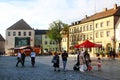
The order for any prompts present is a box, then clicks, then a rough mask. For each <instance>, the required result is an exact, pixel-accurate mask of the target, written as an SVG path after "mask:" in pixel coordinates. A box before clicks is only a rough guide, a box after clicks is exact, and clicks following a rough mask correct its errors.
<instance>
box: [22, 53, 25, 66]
mask: <svg viewBox="0 0 120 80" xmlns="http://www.w3.org/2000/svg"><path fill="white" fill-rule="evenodd" d="M25 57H26V55H25V51H23V52H22V53H21V59H22V63H23V66H24V63H25Z"/></svg>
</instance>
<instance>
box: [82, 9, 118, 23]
mask: <svg viewBox="0 0 120 80" xmlns="http://www.w3.org/2000/svg"><path fill="white" fill-rule="evenodd" d="M113 15H114V16H120V7H118V8H117V9H114V8H113V9H109V10H107V11H103V12H100V13H96V14H94V15H91V16H90V17H87V18H86V19H85V18H84V19H82V20H81V23H84V22H88V21H92V20H97V19H100V18H105V17H109V16H113Z"/></svg>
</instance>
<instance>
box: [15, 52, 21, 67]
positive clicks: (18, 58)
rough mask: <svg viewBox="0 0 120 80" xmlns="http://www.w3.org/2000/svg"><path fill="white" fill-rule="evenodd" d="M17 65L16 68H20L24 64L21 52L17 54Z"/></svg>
mask: <svg viewBox="0 0 120 80" xmlns="http://www.w3.org/2000/svg"><path fill="white" fill-rule="evenodd" d="M17 60H18V61H17V63H16V67H18V64H19V63H21V64H22V66H23V62H22V59H21V52H20V50H19V51H18V54H17Z"/></svg>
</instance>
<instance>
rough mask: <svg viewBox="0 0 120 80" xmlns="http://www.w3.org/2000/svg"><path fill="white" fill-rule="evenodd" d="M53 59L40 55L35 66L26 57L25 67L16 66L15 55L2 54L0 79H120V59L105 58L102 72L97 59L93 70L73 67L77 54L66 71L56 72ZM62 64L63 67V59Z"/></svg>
mask: <svg viewBox="0 0 120 80" xmlns="http://www.w3.org/2000/svg"><path fill="white" fill-rule="evenodd" d="M51 59H52V56H38V57H36V64H35V67H32V66H31V62H30V57H26V61H25V67H22V66H21V64H19V67H16V66H15V65H16V61H17V59H16V57H15V56H0V80H120V77H119V73H120V69H119V67H120V65H119V64H120V62H119V60H115V61H108V60H104V61H103V66H105V67H103V71H101V72H98V71H97V68H96V66H95V61H93V70H92V71H91V72H84V73H81V72H76V71H73V69H72V68H73V65H74V64H75V63H76V61H75V59H76V57H75V56H69V58H68V63H67V70H66V71H65V72H64V71H62V69H61V71H60V72H54V71H53V67H52V64H51ZM60 65H61V66H60V67H61V68H62V61H61V63H60ZM110 65H113V66H110ZM106 66H107V67H106ZM111 67H112V69H111Z"/></svg>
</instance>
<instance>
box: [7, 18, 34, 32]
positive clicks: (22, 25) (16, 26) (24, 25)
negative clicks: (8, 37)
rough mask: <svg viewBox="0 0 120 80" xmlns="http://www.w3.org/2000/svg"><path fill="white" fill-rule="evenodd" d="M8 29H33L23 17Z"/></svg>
mask: <svg viewBox="0 0 120 80" xmlns="http://www.w3.org/2000/svg"><path fill="white" fill-rule="evenodd" d="M7 30H32V28H31V27H30V26H29V25H28V24H27V23H26V22H25V21H24V20H23V19H21V20H19V21H18V22H16V23H15V24H13V25H12V26H11V27H9V28H8V29H7Z"/></svg>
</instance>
